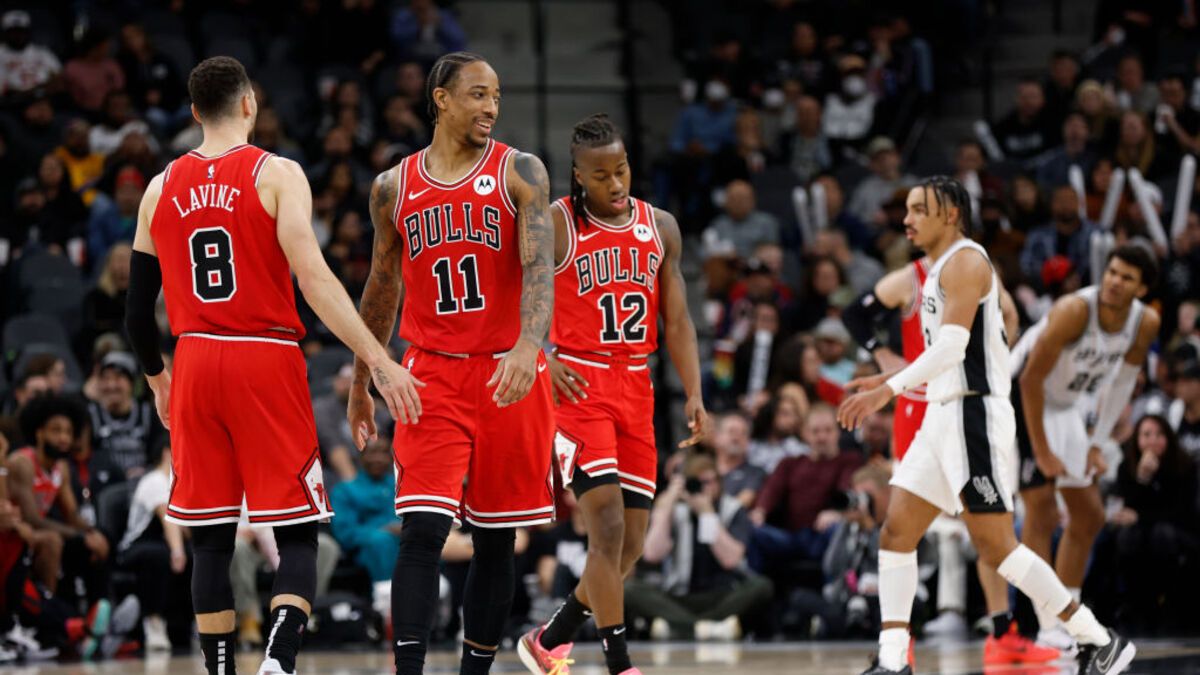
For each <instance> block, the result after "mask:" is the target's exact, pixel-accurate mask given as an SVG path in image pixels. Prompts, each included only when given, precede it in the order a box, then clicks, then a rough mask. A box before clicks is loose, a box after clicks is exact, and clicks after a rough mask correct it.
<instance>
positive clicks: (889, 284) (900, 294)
mask: <svg viewBox="0 0 1200 675" xmlns="http://www.w3.org/2000/svg"><path fill="white" fill-rule="evenodd" d="M928 272H929V259H928V258H925V257H922V258H919V259H917V260H914V261H913V262H912V263H910V264H908V265H905V266H904V267H901V268H899V269H896V270H893V271H891V272H889V273H888V274H886V275H884V277H883V278H882V279H880V280H879V281H878V282H876V283H875V288H874V289H873V290H872V291H871V292H869V293H864V294H863V295H862V296H861V297H860V298H859V299H858V301H857V302H854V303H851V304H850V305H849V306H848V307H847V308H846V310H845V311H844V312H843V313H842V321H843V322H844V323H845V324H846V328H847V329H848V330H849V331H850V334H851V336H853V337H854V339H855V341H856V342H858V344H860V345H863V348H864V349H866V350H867V351H869V352H871V354H872V356H874V357H875V361H876V363H878V364H879V369H880V370H881V371H883V372H889V371H894V370H897V369H899V368H903V367H904V366H906V365H907V364H909V363H912V362H913V361H915V360H917V357H918V356H920V355H921V352H923V351H924V350H925V339H924V337H923V336H922V335H921V312H920V308H921V289H922V288H923V287H924V285H925V275H926V274H927V273H928ZM1000 309H1001V311H1002V312H1003V314H1004V323H1005V327H1006V333H1007V336H1008V338H1009V342H1010V343H1011V342H1013V341H1014V340H1015V337H1016V334H1017V320H1018V319H1017V310H1016V306H1015V305H1014V304H1013V301H1012V297H1011V296H1009V294H1008V291H1004V290H1002V292H1001V295H1000ZM896 310H899V311H900V347H901V353H902V354H903V356H900V355H897V354H896V353H895V352H894V351H893V350H892V349H891V348H890V347H889V346H887V345H888V343H889V342H890V341H887V340H883V341H881V340H880V339H879V338H878V337H877V335H876V331H877V329H880V328H882V329H883V331H884V332H885V333H886V332H888V329H889V328H890V326H891V324H892V321H891V314H892V313H893V312H894V311H896ZM926 405H927V404H926V401H925V387H924V385H922V386H920V387H918V388H916V389H913V390H911V391H906V392H904V393H902V394H900V395H899V396H897V397H896V404H895V409H894V411H893V413H892V415H893V416H892V454H893V455H894V456H895V459H896V461H897V462H900V461H902V460H903V459H904V453H905V451H907V450H908V446H909V444H911V443H912V440H913V436H915V435H916V433H917V429H920V428H921V421H922V420H924V419H925V407H926ZM975 566H976V571H977V572H978V574H979V581H980V585H981V586H982V587H983V594H984V599H985V601H986V604H987V607H988V613H989V614H990V615H991V619H992V634H991V635H989V636H988V639H987V641H986V642H985V644H984V662H985V663H986V664H988V665H1002V664H1010V663H1045V662H1048V661H1053V660H1055V659H1057V658H1058V650H1055V649H1046V648H1044V647H1039V646H1037V645H1035V644H1034V643H1033V641H1032V640H1030V639H1028V638H1026V637H1024V636H1022V635H1021V634H1020V633H1018V632H1017V630H1016V624H1015V623H1014V622H1013V620H1012V614H1011V612H1010V611H1009V606H1008V583H1007V582H1006V581H1005V580H1004V578H1003V577H1001V576H1000V573H999V572H997V571H996V569H995V568H994V567H991V566H989V565H987V564H986V563H984V562H983V561H982V560H977V561H976V563H975ZM910 653H911V652H910Z"/></svg>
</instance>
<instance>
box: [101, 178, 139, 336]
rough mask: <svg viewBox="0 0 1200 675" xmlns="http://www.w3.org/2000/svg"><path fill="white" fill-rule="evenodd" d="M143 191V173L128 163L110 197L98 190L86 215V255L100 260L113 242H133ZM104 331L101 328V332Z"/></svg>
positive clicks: (105, 255)
mask: <svg viewBox="0 0 1200 675" xmlns="http://www.w3.org/2000/svg"><path fill="white" fill-rule="evenodd" d="M145 191H146V179H145V177H144V176H142V172H141V171H138V170H137V169H136V168H134V167H132V166H127V167H125V168H123V169H121V170H120V171H119V172H117V180H116V191H115V192H114V194H113V196H112V198H109V197H108V196H107V195H105V194H103V193H100V196H99V197H98V198H97V199H96V201H95V202H94V203H93V205H92V212H91V216H90V217H89V218H88V225H87V241H88V258H89V259H90V260H103V259H104V258H105V257H107V256H108V252H109V250H110V249H111V248H112V246H113V245H114V244H118V243H122V242H128V243H132V242H133V234H134V232H135V231H136V230H137V217H138V207H140V206H141V203H142V194H143V193H144V192H145ZM101 332H104V331H101Z"/></svg>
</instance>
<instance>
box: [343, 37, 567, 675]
mask: <svg viewBox="0 0 1200 675" xmlns="http://www.w3.org/2000/svg"><path fill="white" fill-rule="evenodd" d="M426 93H427V98H428V100H429V102H430V113H431V116H432V117H433V118H434V120H435V124H434V132H433V141H432V143H431V144H430V145H429V147H427V148H425V149H424V150H422V151H420V152H418V153H416V154H413V155H410V156H409V157H406V158H405V159H404V160H403V161H402V162H401V163H400V164H399V165H398V166H396V167H393V168H392V169H389V170H388V171H385V172H384V173H382V174H380V176H379V177H378V178H377V179H376V181H375V185H374V186H373V187H372V190H371V220H372V222H373V223H374V225H375V244H374V255H373V259H372V262H371V275H370V277H369V278H368V280H367V286H366V289H365V290H364V291H363V297H362V304H361V307H360V312H361V313H362V316H363V318H364V319H365V320H366V322H367V325H368V326H369V327H370V328H371V330H372V331H373V332H374V333H375V336H376V337H377V338H378V339H379V341H380V342H386V341H387V340H388V339H389V338H390V336H391V331H392V327H393V325H394V324H395V320H396V312H397V307H398V306H399V302H400V297H401V295H402V294H403V296H404V308H403V315H402V316H401V319H400V337H401V338H403V339H404V340H406V341H408V342H409V343H410V344H411V345H412V346H411V347H410V348H409V350H408V351H407V352H406V353H405V355H404V358H403V360H402V362H403V363H404V364H405V365H406V366H407V367H408V368H409V369H410V370H411V371H412V372H413V374H414V375H415V376H416V377H418V378H420V380H421V381H422V382H424V385H425V388H424V389H423V390H422V393H421V404H422V405H421V410H420V411H419V415H420V417H419V419H418V420H416V421H415V423H413V424H409V425H406V426H402V427H400V428H398V429H397V430H396V436H395V439H394V444H395V461H396V513H397V514H398V515H402V516H403V517H404V524H403V526H402V530H401V533H400V552H399V555H398V556H397V560H396V569H395V572H394V573H393V577H392V632H393V638H394V642H393V645H392V647H393V653H394V656H395V661H396V672H397V673H399V675H415V674H417V673H420V672H422V668H423V666H424V662H425V649H426V644H427V642H428V640H429V628H430V625H431V623H432V620H433V609H434V605H435V601H436V600H437V594H438V563H439V558H440V555H441V551H442V546H443V544H444V542H445V540H446V537H447V535H448V534H449V532H450V527H451V525H452V523H453V522H455V521H459V520H465V521H466V522H467V523H469V524H470V525H471V527H472V542H473V544H474V556H473V558H472V560H471V566H470V570H469V572H468V573H467V581H466V591H465V595H464V599H463V638H464V639H463V656H462V665H461V672H462V673H464V674H466V673H486V672H488V670H489V669H490V668H491V664H492V662H493V660H494V659H495V655H496V649H497V648H498V646H499V644H500V638H501V637H502V634H503V630H504V624H505V621H506V620H507V618H508V615H509V609H510V607H511V605H512V598H513V592H514V588H515V581H516V579H515V577H516V572H515V569H514V566H513V542H514V534H515V533H514V530H513V528H516V527H521V526H529V525H536V524H538V523H545V522H549V521H551V520H553V518H554V496H553V494H552V489H553V488H552V483H551V480H550V479H551V476H550V456H551V454H552V452H553V445H554V404H553V400H552V394H551V387H552V384H551V382H550V374H549V373H548V372H546V368H547V365H546V360H545V358H544V356H543V355H542V351H541V347H542V342H543V341H544V340H545V339H546V334H547V330H548V329H549V327H550V315H551V311H552V308H553V303H554V229H553V224H552V223H551V220H550V214H549V210H550V205H549V200H548V199H549V192H550V181H549V178H548V177H547V176H546V169H545V168H544V167H543V166H542V163H541V161H540V160H538V159H537V158H536V157H534V156H532V155H528V154H525V153H521V152H518V151H517V150H516V149H514V148H510V147H508V146H506V145H504V144H503V143H498V142H496V141H495V140H493V139H492V138H491V134H492V128H493V126H494V125H495V123H496V118H497V116H498V115H499V112H500V110H499V108H500V82H499V79H498V78H497V76H496V72H495V71H494V70H492V68H491V66H489V65H488V64H487V62H486V61H484V60H483V58H482V57H480V56H478V55H475V54H469V53H465V52H455V53H451V54H447V55H445V56H443V57H442V58H440V59H438V61H437V62H436V63H435V64H434V65H433V68H432V69H430V71H429V78H428V81H427V82H426ZM366 372H367V371H366V368H365V365H364V364H363V363H362V362H361V361H357V362H356V363H355V378H354V381H353V384H352V387H351V391H350V401H349V404H348V416H349V420H350V428H351V429H352V430H354V432H355V437H356V441H357V443H358V446H359V448H360V449H361V448H362V447H363V445H364V444H365V442H366V441H367V440H368V439H369V438H374V437H375V428H374V422H373V421H372V420H373V404H372V403H371V397H370V396H369V395H368V392H367V377H366ZM464 478H466V487H465V489H464V487H463V479H464Z"/></svg>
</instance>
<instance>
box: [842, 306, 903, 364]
mask: <svg viewBox="0 0 1200 675" xmlns="http://www.w3.org/2000/svg"><path fill="white" fill-rule="evenodd" d="M895 311H896V310H894V309H890V308H888V307H884V306H883V303H881V302H879V299H878V298H876V297H875V293H873V292H870V291H868V292H866V293H863V294H862V295H860V296H859V297H858V299H857V300H855V301H854V302H852V303H850V304H849V305H847V306H846V309H845V310H843V311H842V323H844V324H846V330H848V331H850V336H851V337H853V338H854V341H855V342H857V343H858V344H859V346H860V347H862V348H863V349H866V350H867V351H870V352H873V351H875V350H876V349H877V348H878V347H880V346H881V345H880V344H879V340H878V338H877V337H876V336H877V335H878V333H879V332H880V330H883V331H887V332H890V331H889V329H890V328H891V324H892V322H891V318H892V314H893V313H895Z"/></svg>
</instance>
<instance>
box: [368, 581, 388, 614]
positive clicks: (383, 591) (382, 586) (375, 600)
mask: <svg viewBox="0 0 1200 675" xmlns="http://www.w3.org/2000/svg"><path fill="white" fill-rule="evenodd" d="M371 609H373V610H375V613H376V614H378V615H379V616H381V617H383V620H384V621H389V620H391V616H392V581H391V579H387V580H384V581H376V582H375V583H374V585H372V586H371Z"/></svg>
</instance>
